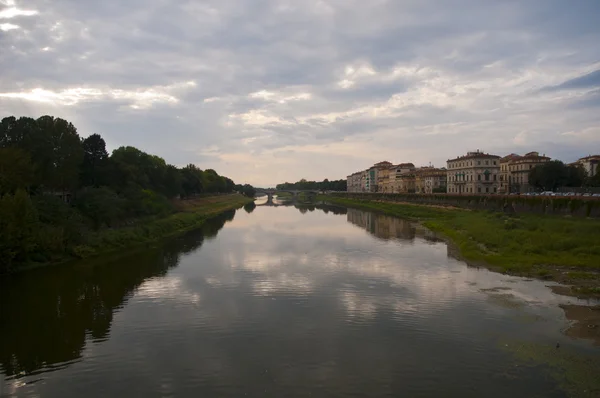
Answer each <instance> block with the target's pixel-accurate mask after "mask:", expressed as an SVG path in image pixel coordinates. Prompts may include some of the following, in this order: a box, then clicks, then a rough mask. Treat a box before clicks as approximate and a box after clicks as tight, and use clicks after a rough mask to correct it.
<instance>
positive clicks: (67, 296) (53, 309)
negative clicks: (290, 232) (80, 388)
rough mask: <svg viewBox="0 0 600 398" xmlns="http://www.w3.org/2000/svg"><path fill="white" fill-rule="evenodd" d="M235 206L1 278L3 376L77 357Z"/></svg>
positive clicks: (0, 361)
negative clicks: (94, 256) (166, 236)
mask: <svg viewBox="0 0 600 398" xmlns="http://www.w3.org/2000/svg"><path fill="white" fill-rule="evenodd" d="M234 216H235V210H232V211H228V212H225V213H222V214H220V215H219V216H217V217H215V218H213V219H210V220H208V221H207V222H206V223H205V224H204V225H203V226H202V227H201V228H200V229H199V230H196V231H193V232H191V233H189V234H188V235H186V236H184V237H183V238H180V239H176V240H174V241H171V242H169V243H167V244H165V245H164V247H163V248H162V249H155V250H150V251H148V250H145V251H140V252H136V253H135V254H132V255H130V256H127V257H121V258H118V259H108V258H104V259H98V260H95V261H92V262H88V264H81V265H78V266H75V267H70V266H65V267H56V268H49V269H44V270H39V271H37V272H30V273H25V274H21V275H15V276H13V277H11V278H10V279H7V280H4V281H2V283H1V284H0V330H1V334H0V367H1V368H2V369H3V372H4V373H5V374H6V375H7V376H12V375H18V374H20V373H22V372H23V373H24V374H29V373H32V372H35V371H37V370H39V369H41V368H44V367H54V366H57V365H58V366H60V365H59V364H62V366H66V364H65V362H72V361H74V360H77V359H79V358H81V355H82V352H83V349H84V347H85V343H86V338H87V337H91V338H93V339H105V338H107V337H108V336H109V333H110V327H111V324H112V319H113V314H114V312H115V311H116V310H117V309H119V308H121V307H122V306H123V305H124V303H125V302H126V301H127V299H128V298H129V297H130V296H131V294H132V292H133V291H134V290H135V289H136V288H137V287H138V286H140V285H141V284H142V283H143V282H144V281H145V280H146V279H148V278H151V277H156V276H162V275H165V274H166V273H167V271H168V269H169V268H170V267H174V266H176V265H177V264H178V262H179V256H180V255H181V253H187V252H191V251H194V250H197V249H198V248H199V247H200V246H201V245H202V243H203V241H204V238H205V237H214V236H216V234H217V232H218V231H219V230H220V229H221V228H223V226H224V225H225V223H226V222H227V221H231V220H232V219H233V217H234Z"/></svg>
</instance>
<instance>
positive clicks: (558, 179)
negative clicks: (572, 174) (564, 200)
mask: <svg viewBox="0 0 600 398" xmlns="http://www.w3.org/2000/svg"><path fill="white" fill-rule="evenodd" d="M568 180H569V169H568V168H567V166H565V164H564V163H563V162H561V161H559V160H553V161H550V162H545V163H542V164H540V165H538V166H536V167H534V168H533V169H531V171H529V183H530V184H531V185H533V186H535V187H536V188H539V189H542V190H545V191H554V190H555V189H556V188H558V187H562V186H565V185H566V183H567V181H568Z"/></svg>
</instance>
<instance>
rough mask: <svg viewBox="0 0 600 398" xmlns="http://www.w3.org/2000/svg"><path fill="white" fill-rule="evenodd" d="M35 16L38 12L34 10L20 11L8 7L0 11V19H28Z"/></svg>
mask: <svg viewBox="0 0 600 398" xmlns="http://www.w3.org/2000/svg"><path fill="white" fill-rule="evenodd" d="M37 14H38V12H37V11H34V10H21V9H18V8H16V7H10V8H5V9H3V10H0V19H10V18H14V17H19V16H24V17H30V16H32V15H37Z"/></svg>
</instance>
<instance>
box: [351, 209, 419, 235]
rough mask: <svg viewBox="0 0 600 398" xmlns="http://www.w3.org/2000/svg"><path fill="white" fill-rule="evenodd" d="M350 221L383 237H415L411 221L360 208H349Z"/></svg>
mask: <svg viewBox="0 0 600 398" xmlns="http://www.w3.org/2000/svg"><path fill="white" fill-rule="evenodd" d="M347 219H348V222H350V223H352V224H354V225H356V226H358V227H360V228H363V229H366V230H367V231H369V232H370V233H371V234H373V235H375V236H376V237H378V238H381V239H396V238H397V239H409V240H410V239H414V237H415V228H413V227H412V225H411V224H410V222H409V221H406V220H403V219H401V218H397V217H390V216H386V215H383V214H376V213H371V212H367V211H362V210H358V209H348V215H347Z"/></svg>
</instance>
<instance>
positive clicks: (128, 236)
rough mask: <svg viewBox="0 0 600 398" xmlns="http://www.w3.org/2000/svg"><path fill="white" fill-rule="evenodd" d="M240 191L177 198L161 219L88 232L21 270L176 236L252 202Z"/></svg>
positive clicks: (139, 221) (106, 252) (125, 248)
mask: <svg viewBox="0 0 600 398" xmlns="http://www.w3.org/2000/svg"><path fill="white" fill-rule="evenodd" d="M251 201H252V199H251V198H247V197H245V196H242V195H238V194H231V195H219V196H209V197H203V198H198V199H188V200H180V201H175V202H174V206H175V208H176V209H177V211H176V212H175V213H173V214H170V215H168V216H166V217H162V218H154V219H152V218H150V219H145V220H137V221H136V223H135V224H134V225H131V226H127V227H121V228H107V229H103V230H100V231H96V232H91V233H89V234H88V235H87V236H86V238H85V243H84V244H79V245H76V246H74V247H72V248H69V250H68V251H67V252H66V253H65V254H64V255H63V256H60V257H57V258H54V259H53V261H47V262H41V263H30V264H27V265H25V266H23V267H20V268H19V269H18V270H19V271H20V270H25V269H31V268H37V267H40V266H46V265H52V264H56V263H62V262H65V261H68V260H72V259H77V258H80V259H82V258H89V257H94V256H98V255H101V254H108V253H111V252H116V251H120V250H127V249H131V248H134V247H136V246H141V245H147V244H151V243H154V242H157V241H159V240H161V239H164V238H168V237H171V236H176V235H179V234H182V233H184V232H187V231H190V230H193V229H196V228H199V227H200V226H202V224H203V223H204V222H205V221H206V220H208V219H210V218H211V217H214V216H216V215H218V214H220V213H223V212H225V211H227V210H231V209H237V208H239V207H241V206H243V205H244V204H246V203H249V202H251Z"/></svg>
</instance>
